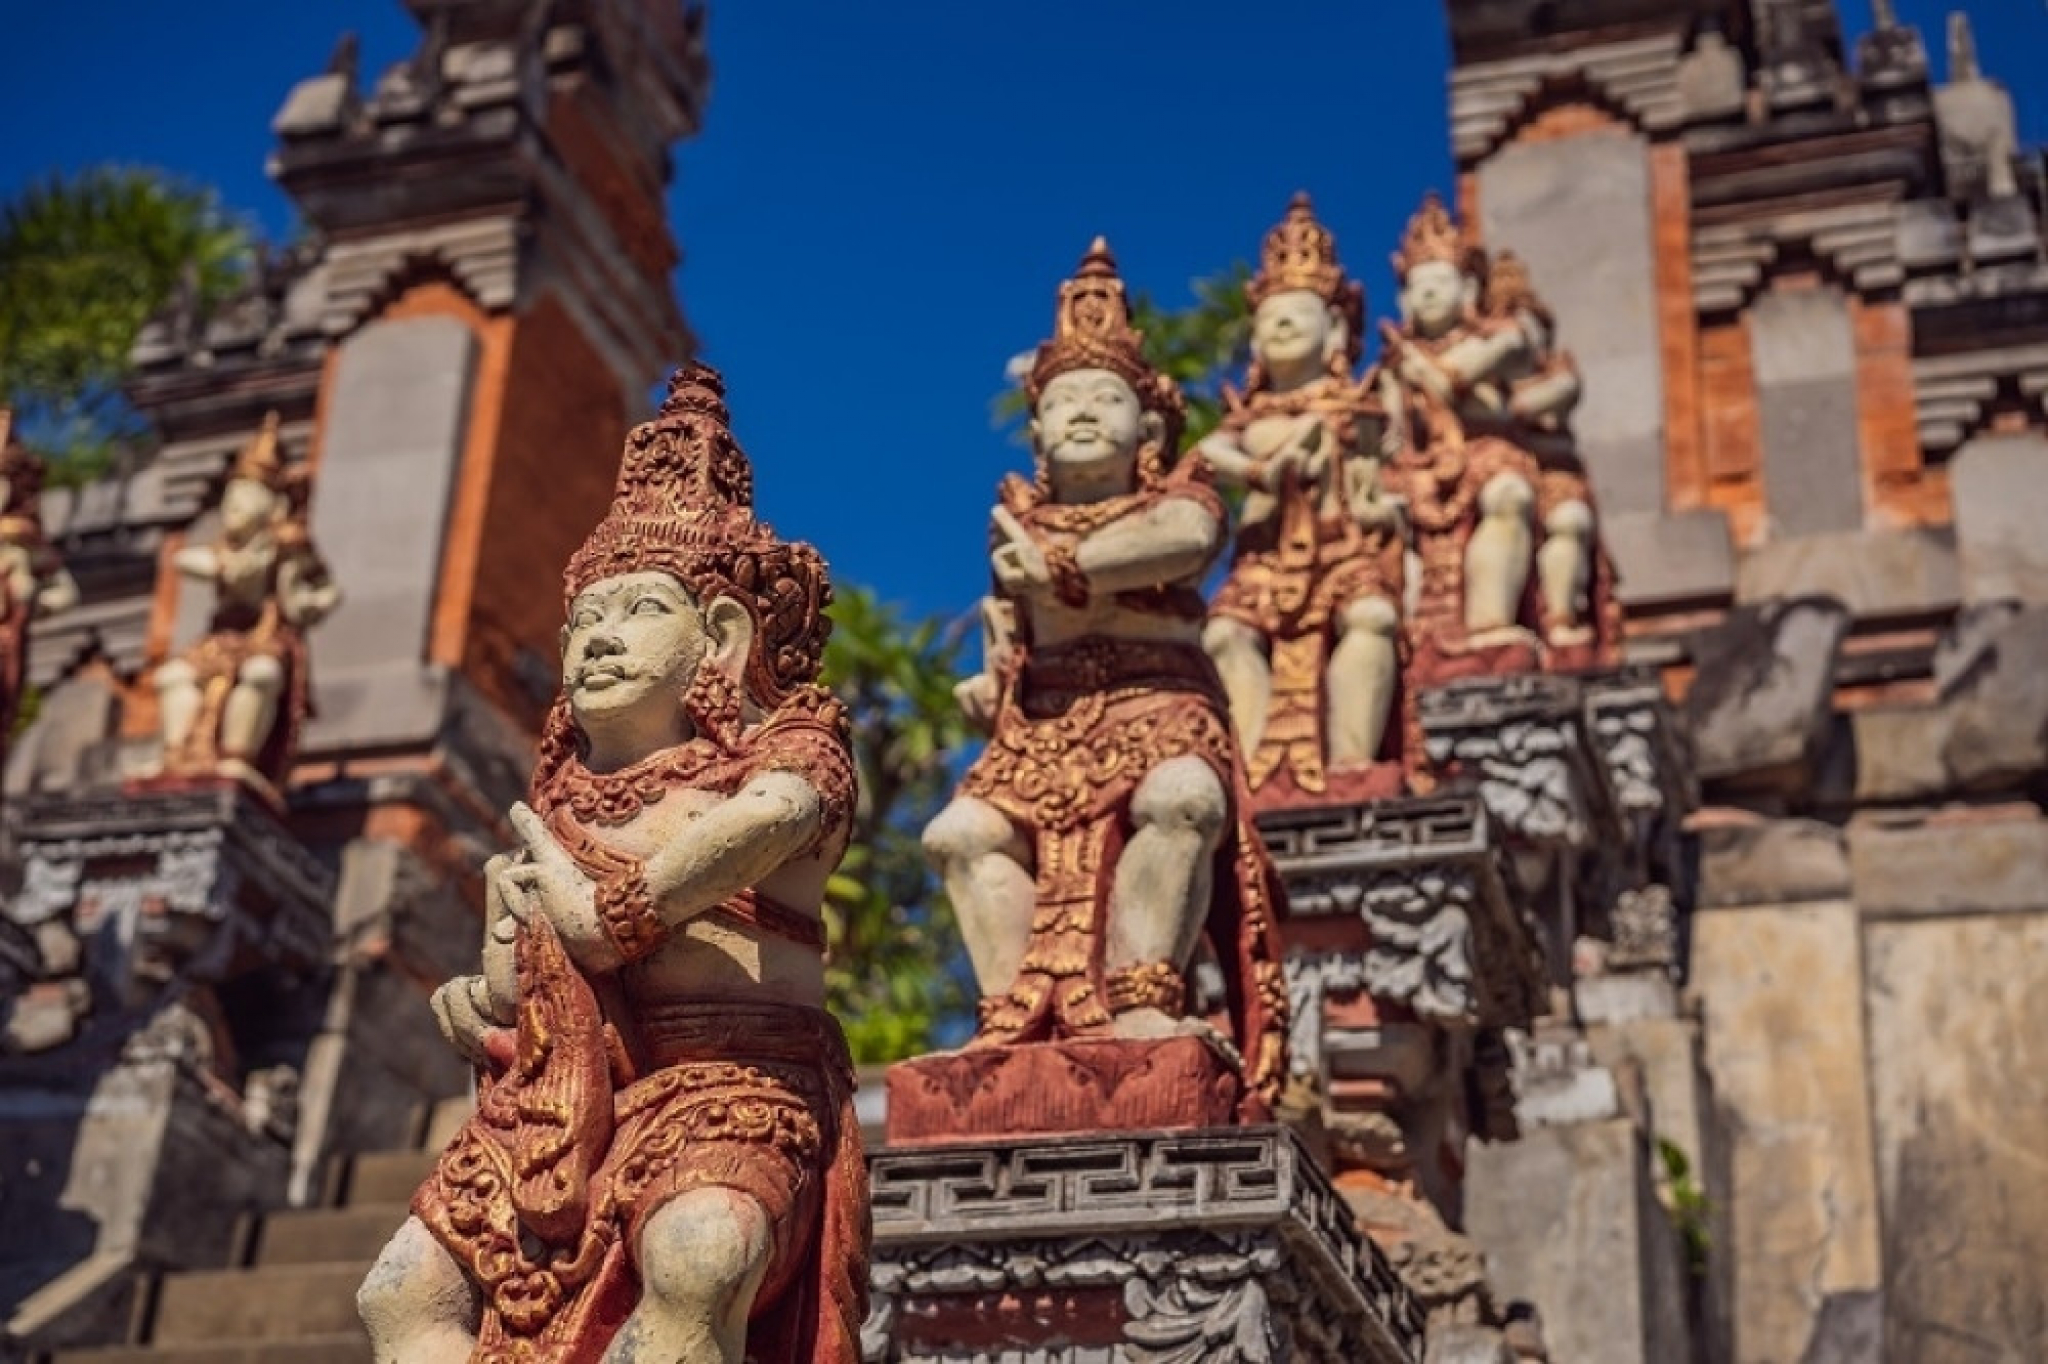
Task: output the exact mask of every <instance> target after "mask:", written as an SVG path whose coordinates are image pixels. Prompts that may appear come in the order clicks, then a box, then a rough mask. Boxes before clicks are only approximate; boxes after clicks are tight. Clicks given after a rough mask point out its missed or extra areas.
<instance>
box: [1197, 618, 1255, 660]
mask: <svg viewBox="0 0 2048 1364" xmlns="http://www.w3.org/2000/svg"><path fill="white" fill-rule="evenodd" d="M1202 648H1203V649H1204V650H1205V651H1207V653H1208V655H1209V657H1211V658H1214V659H1219V660H1220V659H1226V658H1248V657H1254V656H1256V655H1257V654H1258V653H1259V632H1258V631H1256V630H1254V629H1252V627H1251V626H1249V625H1246V624H1245V623H1244V622H1243V621H1241V620H1232V619H1231V618H1230V617H1228V616H1211V617H1210V618H1209V620H1208V621H1207V623H1205V624H1204V625H1203V626H1202Z"/></svg>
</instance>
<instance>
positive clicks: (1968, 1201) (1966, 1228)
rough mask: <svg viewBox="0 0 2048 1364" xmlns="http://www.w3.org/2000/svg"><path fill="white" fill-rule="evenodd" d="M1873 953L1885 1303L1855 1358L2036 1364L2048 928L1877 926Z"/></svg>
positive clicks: (2044, 1338) (2047, 1062) (1995, 923)
mask: <svg viewBox="0 0 2048 1364" xmlns="http://www.w3.org/2000/svg"><path fill="white" fill-rule="evenodd" d="M1955 861H1956V863H1957V864H1958V865H1963V866H1966V865H1967V864H1968V863H1967V859H1960V858H1958V859H1955ZM2043 866H2048V863H2043V862H2039V861H2037V862H2036V864H2035V873H2036V878H2037V879H2043V878H2041V877H2040V871H2041V869H2042V867H2043ZM1866 950H1867V953H1868V969H1869V974H1870V992H1869V1007H1870V1047H1871V1055H1872V1056H1873V1057H1874V1058H1877V1064H1875V1065H1874V1066H1873V1067H1872V1072H1871V1099H1872V1107H1873V1110H1874V1113H1875V1119H1876V1122H1875V1126H1876V1133H1877V1161H1878V1170H1879V1187H1880V1189H1881V1191H1882V1194H1883V1199H1884V1229H1885V1231H1884V1251H1885V1296H1884V1303H1883V1318H1884V1332H1883V1348H1882V1351H1881V1355H1880V1353H1879V1352H1877V1351H1873V1352H1871V1353H1869V1354H1866V1355H1860V1356H1857V1357H1858V1358H1866V1359H1876V1358H1879V1357H1882V1358H1883V1359H1884V1360H1885V1361H1886V1364H1966V1361H1971V1360H1978V1359H1982V1360H1992V1359H1998V1360H2008V1359H2010V1360H2022V1359H2028V1360H2031V1359H2038V1358H2041V1357H2042V1352H2043V1350H2044V1349H2048V1279H2044V1277H2043V1276H2042V1274H2041V1269H2040V1267H2041V1265H2042V1264H2043V1262H2044V1261H2048V1198H2044V1196H2043V1192H2044V1190H2048V1156H2044V1155H2043V1153H2042V1149H2041V1145H2040V1143H2039V1142H2038V1141H2037V1140H2034V1139H2033V1134H2036V1133H2039V1132H2040V1131H2041V1130H2042V1129H2043V1128H2044V1127H2048V992H2044V991H2043V990H2042V989H2041V977H2040V972H2039V970H2038V969H2034V968H2035V967H2037V966H2038V964H2039V963H2041V962H2043V961H2048V914H2028V915H2011V914H2007V915H2000V916H1997V917H1991V918H1967V919H1960V920H1953V919H1942V920H1935V921H1930V922H1918V923H1908V922H1897V923H1885V924H1879V925H1874V926H1873V927H1872V928H1871V929H1870V931H1869V934H1868V938H1867V949H1866ZM1844 1358H1847V1356H1844Z"/></svg>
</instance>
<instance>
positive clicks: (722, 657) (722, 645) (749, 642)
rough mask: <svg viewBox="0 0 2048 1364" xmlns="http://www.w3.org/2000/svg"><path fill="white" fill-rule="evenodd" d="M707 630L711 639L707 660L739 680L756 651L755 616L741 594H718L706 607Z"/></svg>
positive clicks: (705, 627)
mask: <svg viewBox="0 0 2048 1364" xmlns="http://www.w3.org/2000/svg"><path fill="white" fill-rule="evenodd" d="M704 632H705V634H707V635H708V636H710V639H711V651H710V652H709V653H708V654H706V655H705V656H704V661H705V662H706V663H707V664H710V665H712V666H714V667H716V668H717V669H718V670H719V671H720V672H722V673H724V674H725V675H726V676H727V677H730V678H731V679H732V680H733V681H735V682H737V681H739V680H740V677H741V676H742V674H744V673H745V671H746V667H747V658H748V656H749V655H750V654H752V653H753V652H754V617H753V616H752V615H751V614H750V613H749V612H748V610H747V608H746V607H744V606H742V605H740V603H739V600H738V598H735V597H718V598H716V599H714V600H713V601H712V603H711V605H709V606H707V607H706V608H704Z"/></svg>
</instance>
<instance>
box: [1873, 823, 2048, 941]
mask: <svg viewBox="0 0 2048 1364" xmlns="http://www.w3.org/2000/svg"><path fill="white" fill-rule="evenodd" d="M1849 867H1850V871H1851V873H1852V875H1853V877H1854V880H1855V887H1856V903H1857V905H1858V906H1859V907H1860V908H1861V909H1862V910H1863V913H1864V914H1865V916H1867V917H1876V918H1884V917H1895V916H1909V917H1916V918H1921V917H1929V916H1933V915H1952V914H1982V913H2015V912H2017V913H2027V912H2048V821H2044V820H2041V819H2039V818H2034V817H2008V818H2002V819H2001V818H1995V817H1986V818H1971V819H1962V818H1954V817H1945V818H1941V819H1932V820H1928V821H1926V822H1925V823H1921V824H1913V825H1905V826H1897V825H1886V824H1879V823H1876V822H1874V821H1866V822H1860V823H1857V824H1853V825H1851V826H1850V828H1849Z"/></svg>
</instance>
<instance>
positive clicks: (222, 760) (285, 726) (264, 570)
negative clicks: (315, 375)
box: [156, 412, 341, 797]
mask: <svg viewBox="0 0 2048 1364" xmlns="http://www.w3.org/2000/svg"><path fill="white" fill-rule="evenodd" d="M310 491H311V486H310V480H309V478H308V475H307V471H306V469H305V468H304V467H303V466H298V467H288V466H287V465H286V463H285V458H284V452H283V450H282V449H281V448H280V446H279V441H278V418H277V414H276V413H275V412H272V413H271V414H270V415H269V416H268V417H266V418H265V419H264V422H263V429H262V430H261V431H259V432H258V433H257V435H256V436H255V438H254V439H253V440H251V441H250V443H249V444H248V445H247V446H246V447H244V448H243V450H242V452H241V454H240V455H239V456H238V457H237V458H236V460H235V466H234V469H233V471H232V472H231V473H230V474H229V475H228V482H227V489H226V491H225V492H224V494H223V495H222V498H221V504H220V516H221V534H220V538H219V539H218V540H216V541H215V542H214V543H213V544H211V545H193V546H188V547H187V548H185V549H182V550H179V551H178V553H177V556H176V558H175V563H176V565H177V568H178V571H179V572H180V573H183V574H185V575H186V576H187V577H191V578H197V579H199V580H201V581H204V582H210V583H212V585H213V589H214V607H213V617H212V620H211V622H210V623H209V626H208V629H207V634H206V637H205V638H204V639H202V640H200V641H199V642H198V643H197V644H195V645H193V646H192V647H191V648H190V649H188V650H186V651H185V653H184V654H182V655H181V656H179V657H178V658H175V659H172V660H171V661H170V662H167V663H165V664H164V665H163V666H162V667H161V668H159V669H157V674H156V687H157V695H158V698H159V703H160V705H161V710H162V718H163V743H164V753H163V775H164V776H165V777H168V778H192V777H216V776H221V777H231V778H235V779H237V780H241V781H245V782H248V783H249V784H250V785H251V786H253V787H254V788H255V789H256V790H258V791H261V792H264V793H267V794H269V795H271V796H273V797H275V795H276V793H277V791H278V790H279V789H280V788H281V787H282V785H283V783H284V780H285V777H286V775H287V774H288V773H289V772H290V769H291V760H292V756H293V753H294V751H295V746H296V744H297V742H298V734H299V727H300V726H301V725H302V724H303V723H304V722H305V719H306V717H307V716H308V715H309V714H310V713H311V704H312V685H311V679H310V677H309V676H308V671H307V669H308V659H307V653H306V644H305V632H306V631H307V630H308V629H310V628H311V627H312V626H314V625H317V624H319V622H320V621H321V620H322V619H323V618H324V617H325V616H327V615H328V614H329V613H330V612H332V611H333V610H334V608H335V607H336V606H337V605H339V604H340V602H341V589H340V588H339V587H338V586H337V585H336V584H335V583H334V582H333V581H332V580H331V579H330V578H329V577H328V575H327V567H326V565H325V564H324V563H322V562H321V559H320V554H319V551H318V550H317V549H316V548H315V547H314V545H313V541H312V538H311V535H310V533H309V532H308V529H307V524H306V512H307V497H308V495H309V493H310Z"/></svg>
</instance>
